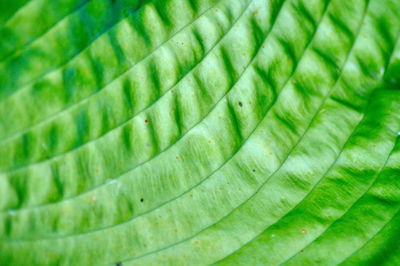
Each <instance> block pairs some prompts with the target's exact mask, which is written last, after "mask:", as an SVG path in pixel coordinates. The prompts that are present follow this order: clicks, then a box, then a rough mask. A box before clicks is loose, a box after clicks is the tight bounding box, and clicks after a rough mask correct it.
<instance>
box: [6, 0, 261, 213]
mask: <svg viewBox="0 0 400 266" xmlns="http://www.w3.org/2000/svg"><path fill="white" fill-rule="evenodd" d="M251 1H253V0H251ZM251 1H250V2H249V4H248V5H247V6H246V7H245V9H244V10H243V12H242V14H241V15H240V16H239V17H238V18H237V20H236V21H235V23H236V22H237V21H238V20H239V19H240V17H241V16H242V15H243V14H244V13H245V11H246V10H247V8H248V7H249V5H250V3H251ZM235 23H234V24H233V25H232V26H231V27H230V29H229V30H228V32H229V31H230V30H231V29H232V28H233V26H234V25H235ZM225 36H226V35H225ZM222 39H223V37H222V38H221V39H220V40H219V41H218V42H217V43H215V44H214V46H213V47H212V48H211V49H210V51H209V52H207V53H206V55H207V54H209V53H210V52H211V50H213V49H214V48H215V47H216V46H217V45H218V43H220V42H221V41H222ZM199 63H200V62H198V63H197V64H196V65H198V64H199ZM194 67H195V66H194ZM194 67H193V68H192V69H191V70H190V71H189V72H188V73H186V74H189V73H190V72H191V71H192V70H193V69H194ZM183 78H184V77H182V78H181V79H183ZM161 97H162V96H161ZM158 100H159V99H157V101H158ZM155 102H156V101H155ZM155 102H153V103H152V104H151V105H150V106H148V107H146V108H145V109H144V110H142V111H140V112H139V113H137V114H136V115H135V116H134V117H133V118H131V119H130V120H132V119H134V118H135V117H136V116H137V115H139V114H140V113H142V112H144V111H145V110H146V109H148V108H150V107H151V106H152V105H153V104H155ZM218 102H219V101H218ZM218 102H217V103H218ZM212 108H213V107H212ZM211 110H212V109H211ZM207 115H208V113H207V114H206V115H205V116H207ZM130 120H128V121H126V122H124V123H123V124H121V125H119V126H117V127H116V128H118V127H121V126H123V125H124V124H127V123H128V122H129V121H130ZM200 122H201V120H200V121H199V122H198V123H196V124H195V125H194V126H193V127H192V128H194V127H195V126H197V125H198V124H199V123H200ZM116 128H114V129H113V130H115V129H116ZM192 128H190V129H189V130H188V132H189V131H190V130H191V129H192ZM109 132H110V131H109ZM109 132H108V133H109ZM186 134H187V132H186V133H185V134H183V135H182V136H181V137H179V138H178V139H177V140H175V141H174V142H173V143H172V144H171V145H169V146H168V147H167V148H165V149H164V150H163V151H161V152H160V153H158V154H156V155H155V156H153V157H151V158H150V159H148V160H145V161H144V162H142V163H140V164H138V165H136V166H135V167H132V168H128V169H127V170H125V171H123V172H122V173H121V174H119V175H117V176H116V177H114V178H112V179H114V180H115V179H118V178H119V177H120V176H122V175H124V174H126V173H127V172H130V171H133V170H134V169H136V168H137V167H139V166H141V165H143V164H145V163H147V162H149V161H151V160H152V159H154V158H156V157H158V156H160V155H161V154H162V153H163V152H164V151H166V150H168V149H169V148H170V147H172V146H173V145H174V144H175V143H177V142H178V141H179V140H180V139H182V138H183V137H184V136H185V135H186ZM88 143H89V142H88ZM88 143H86V144H88ZM105 184H106V183H104V184H102V185H105ZM102 185H100V186H97V187H94V188H92V189H90V190H88V191H86V192H84V193H81V194H78V195H75V196H73V197H71V198H67V199H64V201H65V200H71V199H74V198H76V197H79V196H80V195H82V194H86V193H89V192H91V191H93V190H95V189H97V188H98V187H101V186H102ZM61 202H62V201H60V202H52V203H49V204H42V205H36V206H32V207H27V208H21V209H16V210H15V211H21V210H28V209H36V208H41V207H44V206H47V205H53V204H56V203H61ZM6 211H7V210H2V211H0V214H1V213H4V212H6Z"/></svg>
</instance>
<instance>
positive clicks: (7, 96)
mask: <svg viewBox="0 0 400 266" xmlns="http://www.w3.org/2000/svg"><path fill="white" fill-rule="evenodd" d="M91 1H94V0H91ZM148 1H153V0H148ZM155 1H157V0H155ZM144 3H145V2H144ZM143 6H144V5H141V6H139V7H138V8H137V9H134V10H133V11H130V12H127V13H126V14H125V15H123V16H121V18H120V19H119V20H116V21H115V23H114V24H111V25H109V26H108V27H106V28H104V29H103V31H100V34H98V35H97V36H95V37H94V38H93V39H92V40H91V41H89V42H88V43H87V44H86V45H85V46H83V47H82V49H81V50H79V51H77V52H76V53H75V54H74V55H73V56H72V57H70V58H69V59H68V60H67V61H65V62H64V63H61V64H60V65H58V66H55V67H53V68H51V69H49V70H47V71H45V72H44V73H42V74H40V75H39V76H38V77H36V78H34V79H33V80H31V81H29V82H26V83H23V84H21V85H19V86H18V87H14V88H12V89H14V90H13V91H12V92H10V94H6V96H5V97H4V98H3V99H1V101H0V104H2V103H3V102H4V101H5V100H6V99H8V98H9V97H11V96H13V95H15V94H17V93H21V91H23V90H24V89H27V88H28V87H29V85H31V84H33V83H35V82H37V81H38V80H41V79H42V78H44V77H45V76H47V75H48V74H49V73H52V72H54V71H56V70H58V69H60V68H62V67H64V66H66V65H67V64H68V63H69V62H71V61H72V60H74V58H76V57H77V56H79V55H80V54H82V53H83V52H84V51H86V50H87V49H89V48H90V46H91V45H92V44H93V43H94V42H95V41H96V40H97V39H99V38H100V37H102V36H103V35H104V34H107V33H108V32H109V31H110V30H111V29H112V28H114V27H115V26H116V25H117V24H118V23H120V22H121V21H122V20H124V19H125V18H126V17H127V16H129V15H130V14H132V13H135V14H136V12H138V11H139V10H140V9H141V8H142V7H143ZM76 11H78V10H75V11H74V12H76ZM59 22H60V21H59ZM54 26H55V25H53V27H54ZM42 37H43V36H42ZM106 85H107V84H106ZM7 138H10V137H6V138H3V139H2V141H3V140H4V139H7Z"/></svg>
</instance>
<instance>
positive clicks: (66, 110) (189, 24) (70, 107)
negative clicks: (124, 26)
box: [3, 0, 221, 173]
mask: <svg viewBox="0 0 400 266" xmlns="http://www.w3.org/2000/svg"><path fill="white" fill-rule="evenodd" d="M219 2H221V0H219V1H218V2H216V3H215V4H214V5H212V6H210V7H209V8H208V9H206V10H205V11H203V12H202V13H201V14H200V15H199V16H198V17H197V18H196V19H195V20H193V21H191V22H190V23H188V24H186V25H185V26H184V27H183V28H181V29H180V30H179V31H177V32H175V33H174V34H173V35H171V36H170V37H169V38H168V39H167V40H165V41H164V42H162V43H161V44H160V45H158V46H157V47H155V48H154V49H153V50H152V51H150V52H149V53H148V54H147V55H146V56H144V57H143V58H141V59H140V60H139V61H137V62H136V63H134V64H133V65H131V66H130V67H129V68H128V69H126V70H125V71H123V72H122V73H120V74H118V75H117V76H116V77H115V78H114V79H113V80H111V81H110V82H108V83H107V84H105V85H104V87H103V88H105V90H107V86H108V85H109V84H110V83H112V82H114V81H115V80H117V79H118V78H119V77H121V76H122V75H124V74H125V73H127V72H128V71H129V70H131V69H132V68H133V67H135V66H136V65H138V64H140V63H141V62H142V61H144V60H146V59H147V58H148V57H149V56H151V55H152V54H153V53H154V52H155V51H157V50H158V49H159V48H161V47H162V46H163V45H164V44H166V43H167V42H168V41H170V40H171V39H173V38H174V37H175V36H176V35H178V34H179V33H180V32H182V31H183V30H185V29H186V28H187V27H189V26H191V25H193V23H194V22H196V21H197V20H198V19H200V18H201V17H202V16H204V15H205V14H206V13H208V11H209V10H211V9H213V8H214V7H215V6H217V4H218V3H219ZM212 48H214V47H212ZM212 48H211V49H212ZM206 55H207V54H206ZM200 62H201V61H200ZM200 62H198V63H200ZM198 63H197V64H196V65H195V66H197V65H198ZM195 66H194V67H195ZM194 67H192V69H193V68H194ZM192 69H190V70H189V73H190V71H191V70H192ZM186 74H188V73H186ZM181 79H182V78H181ZM181 79H179V80H178V82H179V81H181ZM175 85H176V84H175ZM175 85H174V86H175ZM103 88H102V89H100V90H97V91H96V92H95V93H93V94H91V95H89V96H87V97H85V98H83V99H81V100H79V101H78V102H75V103H74V104H73V105H70V106H68V107H67V108H66V109H63V110H61V111H59V112H56V113H54V114H52V115H51V116H48V117H47V118H46V119H45V120H42V121H40V122H39V123H37V124H35V125H33V126H30V127H28V128H26V129H24V130H23V131H22V132H17V133H16V134H19V135H22V134H24V133H26V132H27V131H29V130H30V129H32V128H35V127H37V126H40V125H42V124H45V123H46V122H48V121H51V120H52V119H53V118H54V117H56V116H58V115H60V114H62V113H64V112H68V111H69V110H70V109H73V108H74V107H75V106H77V105H80V104H83V103H85V102H87V101H89V98H91V97H94V96H95V95H97V94H98V93H99V92H100V91H103ZM166 92H168V91H166ZM166 92H165V93H164V94H163V95H165V94H166ZM163 95H161V96H160V98H161V97H162V96H163ZM160 98H157V99H156V101H158V100H159V99H160ZM156 101H153V102H152V103H150V106H151V105H153V104H154V103H155V102H156ZM148 108H149V106H147V107H146V108H144V109H142V110H140V111H139V112H138V113H136V114H135V116H137V115H138V114H140V113H141V112H143V111H145V110H146V109H148ZM135 116H134V117H135ZM134 117H131V119H130V120H132V119H133V118H134ZM128 121H129V120H128ZM126 123H127V121H125V122H123V123H122V124H119V125H117V126H116V127H114V128H111V129H110V130H109V131H107V132H105V133H104V134H102V135H99V136H98V137H96V138H93V139H91V140H90V141H87V142H85V143H83V144H82V145H79V146H77V147H74V148H72V149H70V150H67V151H64V152H61V153H59V154H56V155H55V156H53V157H49V158H46V159H43V160H40V161H36V162H33V163H31V164H25V165H21V166H18V167H15V168H11V169H9V170H7V171H4V172H3V173H12V172H15V171H18V170H20V169H23V168H26V167H30V166H33V165H36V164H40V163H43V162H45V161H50V160H53V159H55V158H57V157H60V156H62V155H64V154H66V153H69V152H72V151H74V150H76V149H79V148H81V147H83V146H86V145H87V144H89V143H91V142H94V141H96V140H97V139H100V138H101V137H103V136H105V135H107V134H109V133H110V132H112V131H113V130H114V129H116V128H119V127H121V126H123V125H124V124H126ZM19 135H13V136H11V137H8V138H7V139H3V142H5V141H8V140H9V139H12V138H17V137H20V136H19Z"/></svg>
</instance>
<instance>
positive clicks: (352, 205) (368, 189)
mask: <svg viewBox="0 0 400 266" xmlns="http://www.w3.org/2000/svg"><path fill="white" fill-rule="evenodd" d="M395 147H396V143H395V144H394V146H393V148H392V149H391V151H390V152H389V154H388V156H387V158H386V160H385V162H384V164H383V166H382V167H381V168H380V169H379V171H378V173H377V175H376V176H375V178H374V180H373V182H372V183H371V184H370V185H369V186H368V188H367V190H366V191H365V192H364V193H362V195H361V196H360V197H359V198H358V199H357V200H355V201H354V202H353V203H352V204H351V205H350V206H349V207H348V208H347V210H346V211H345V212H344V213H343V214H342V215H341V216H340V217H338V218H337V219H336V220H335V221H333V222H332V223H331V224H330V225H328V226H327V227H326V228H325V230H323V231H322V232H321V234H319V235H318V237H316V238H314V240H312V241H311V242H310V243H308V244H307V245H306V246H304V247H303V248H302V250H305V249H306V248H308V247H309V246H311V245H312V244H313V243H314V242H315V241H317V240H318V239H320V238H321V237H322V236H323V235H324V233H325V232H327V231H328V229H329V228H331V227H332V226H333V225H334V224H336V223H337V222H338V221H340V219H341V218H343V217H344V216H345V215H346V214H347V213H348V212H349V211H350V210H351V209H352V208H353V207H354V206H355V205H356V204H357V203H358V202H360V200H362V199H363V197H364V196H365V195H366V194H367V193H368V192H369V191H370V190H371V188H372V187H373V185H375V184H376V181H377V180H378V179H379V177H380V176H381V174H382V170H383V169H384V168H385V167H386V164H387V163H388V161H389V158H390V156H391V155H392V152H393V151H394V149H395ZM309 194H311V193H309ZM302 201H303V200H302ZM302 201H301V202H302ZM297 254H299V252H296V253H295V254H293V255H292V256H290V257H289V258H288V259H286V260H285V261H283V262H282V263H280V265H283V264H285V263H286V262H288V261H290V260H291V259H292V258H294V257H295V256H296V255H297Z"/></svg>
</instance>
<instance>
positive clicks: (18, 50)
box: [0, 0, 95, 63]
mask: <svg viewBox="0 0 400 266" xmlns="http://www.w3.org/2000/svg"><path fill="white" fill-rule="evenodd" d="M32 1H34V0H32ZM32 1H28V2H27V3H25V5H27V4H28V3H30V2H32ZM89 1H90V0H84V1H83V2H82V3H79V5H77V6H75V7H74V8H72V9H71V10H70V11H69V12H68V13H66V14H64V15H62V16H61V17H60V18H59V19H58V20H57V21H55V22H54V24H53V25H51V26H50V27H49V28H47V29H45V30H44V31H43V32H42V33H40V34H39V35H37V36H36V37H35V38H33V39H32V40H29V41H28V42H26V43H25V44H23V45H22V46H21V47H18V48H17V49H16V50H14V51H12V52H10V53H9V54H7V55H6V56H4V57H3V58H2V59H1V60H0V63H3V62H4V61H7V60H8V59H9V58H10V57H12V56H14V55H15V54H16V53H19V52H21V51H23V50H25V49H26V47H28V46H29V45H30V44H31V43H33V42H35V41H37V40H39V39H40V38H42V37H43V35H45V34H46V33H47V32H49V31H50V30H51V29H53V28H54V27H55V26H57V24H59V23H60V22H61V21H63V20H64V19H65V18H67V17H69V16H70V15H72V14H74V13H76V12H78V11H79V10H80V9H82V8H83V7H84V6H85V5H87V3H88V2H89ZM92 1H95V0H92ZM25 5H24V6H25ZM16 13H17V12H16ZM16 13H15V14H16ZM15 14H14V15H15Z"/></svg>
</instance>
